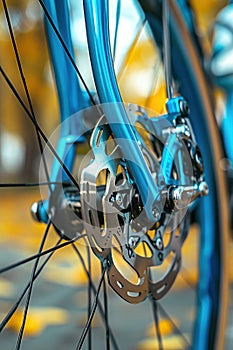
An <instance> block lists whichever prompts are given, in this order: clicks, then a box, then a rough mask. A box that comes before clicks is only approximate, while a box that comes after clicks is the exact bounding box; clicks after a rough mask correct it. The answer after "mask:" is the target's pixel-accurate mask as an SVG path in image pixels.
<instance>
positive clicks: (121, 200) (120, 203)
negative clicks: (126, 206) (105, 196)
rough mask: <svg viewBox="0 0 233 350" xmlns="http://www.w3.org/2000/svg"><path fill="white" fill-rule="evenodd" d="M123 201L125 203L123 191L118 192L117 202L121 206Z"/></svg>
mask: <svg viewBox="0 0 233 350" xmlns="http://www.w3.org/2000/svg"><path fill="white" fill-rule="evenodd" d="M122 203H123V198H122V195H121V193H117V194H116V204H117V205H119V206H120V205H122Z"/></svg>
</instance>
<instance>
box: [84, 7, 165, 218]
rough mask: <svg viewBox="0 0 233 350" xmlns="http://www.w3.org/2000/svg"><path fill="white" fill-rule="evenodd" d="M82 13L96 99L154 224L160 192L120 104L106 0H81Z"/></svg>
mask: <svg viewBox="0 0 233 350" xmlns="http://www.w3.org/2000/svg"><path fill="white" fill-rule="evenodd" d="M84 13H85V20H86V31H87V40H88V47H89V52H90V58H91V64H92V70H93V74H94V80H95V84H96V88H97V91H98V96H99V100H100V102H101V103H104V104H105V105H104V106H103V110H104V113H105V115H106V118H107V120H108V122H109V124H110V126H111V129H112V131H113V134H114V136H115V137H116V138H117V143H118V144H119V145H120V147H121V151H122V154H123V157H124V158H125V159H126V160H127V162H128V165H129V167H130V170H131V172H132V175H133V178H134V181H135V182H136V184H137V186H138V189H139V192H140V195H141V197H142V201H143V203H144V206H145V210H146V214H147V218H148V219H149V220H150V221H151V222H154V221H155V219H154V217H153V213H152V209H153V206H154V204H155V202H156V207H159V206H160V202H159V200H160V198H159V191H158V188H157V187H156V184H155V181H154V179H153V177H152V175H151V173H150V171H149V169H148V167H147V164H146V161H145V159H144V157H143V154H142V152H141V150H140V147H139V145H138V142H137V138H136V135H135V134H134V131H133V128H132V126H131V125H130V122H129V119H128V116H127V114H126V111H125V109H124V106H123V104H122V103H121V102H122V98H121V95H120V92H119V88H118V84H117V80H116V76H115V72H114V66H113V62H112V55H111V47H110V42H109V27H108V0H84ZM109 103H110V105H109ZM129 141H131V142H129ZM132 159H133V161H132ZM139 164H140V166H139ZM158 209H162V208H158Z"/></svg>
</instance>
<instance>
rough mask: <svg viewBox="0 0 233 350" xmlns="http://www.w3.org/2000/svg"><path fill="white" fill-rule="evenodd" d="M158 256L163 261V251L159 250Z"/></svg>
mask: <svg viewBox="0 0 233 350" xmlns="http://www.w3.org/2000/svg"><path fill="white" fill-rule="evenodd" d="M158 258H159V260H160V261H163V253H161V252H159V254H158Z"/></svg>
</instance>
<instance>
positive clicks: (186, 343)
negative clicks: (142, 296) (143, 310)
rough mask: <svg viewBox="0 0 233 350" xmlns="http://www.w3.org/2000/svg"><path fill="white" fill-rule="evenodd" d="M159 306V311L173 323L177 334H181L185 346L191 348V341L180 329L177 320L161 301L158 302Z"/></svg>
mask: <svg viewBox="0 0 233 350" xmlns="http://www.w3.org/2000/svg"><path fill="white" fill-rule="evenodd" d="M157 306H158V308H159V312H160V313H161V314H163V316H164V317H165V318H166V319H167V320H168V321H169V322H170V324H171V325H172V327H173V329H174V330H175V333H176V334H177V335H179V336H180V337H181V339H182V340H183V343H184V346H185V348H188V349H190V348H191V344H190V342H189V340H188V339H187V338H186V337H185V335H184V334H183V333H182V332H181V330H180V329H179V327H177V325H176V323H175V321H174V320H173V319H172V318H171V316H170V315H169V313H168V312H167V311H166V310H165V308H164V307H163V306H162V305H161V303H158V302H157Z"/></svg>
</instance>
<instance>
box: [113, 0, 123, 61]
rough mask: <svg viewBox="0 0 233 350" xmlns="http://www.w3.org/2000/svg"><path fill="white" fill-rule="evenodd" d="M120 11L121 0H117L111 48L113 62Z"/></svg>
mask: <svg viewBox="0 0 233 350" xmlns="http://www.w3.org/2000/svg"><path fill="white" fill-rule="evenodd" d="M120 13H121V0H118V1H117V9H116V26H115V33H114V42H113V50H112V57H113V61H114V62H115V59H116V47H117V36H118V28H119V22H120Z"/></svg>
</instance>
